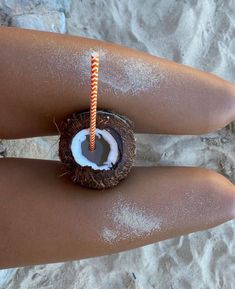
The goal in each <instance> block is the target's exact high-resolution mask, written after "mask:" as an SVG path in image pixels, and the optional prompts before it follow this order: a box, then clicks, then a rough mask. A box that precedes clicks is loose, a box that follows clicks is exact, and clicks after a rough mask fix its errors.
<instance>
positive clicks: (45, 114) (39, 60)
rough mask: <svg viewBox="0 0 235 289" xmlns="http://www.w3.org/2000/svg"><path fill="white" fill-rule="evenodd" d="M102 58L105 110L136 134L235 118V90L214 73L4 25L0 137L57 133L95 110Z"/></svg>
mask: <svg viewBox="0 0 235 289" xmlns="http://www.w3.org/2000/svg"><path fill="white" fill-rule="evenodd" d="M93 51H97V52H99V54H100V70H99V71H100V73H99V92H98V107H99V108H104V109H111V110H114V111H117V112H118V113H120V114H124V115H126V116H128V117H129V118H130V119H132V120H133V121H134V124H135V127H136V132H141V133H167V134H202V133H206V132H209V131H213V130H216V129H219V128H221V127H224V126H225V125H226V124H228V123H229V122H231V121H232V120H234V119H235V86H234V85H233V84H231V83H229V82H226V81H224V80H222V79H220V78H218V77H216V76H214V75H212V74H208V73H205V72H200V71H198V70H195V69H192V68H189V67H186V66H183V65H180V64H176V63H174V62H170V61H167V60H164V59H161V58H158V57H154V56H151V55H148V54H146V53H143V52H139V51H136V50H132V49H129V48H125V47H121V46H118V45H114V44H110V43H106V42H102V41H97V40H91V39H85V38H80V37H74V36H68V35H59V34H55V33H46V32H38V31H31V30H23V29H16V28H0V101H1V105H0V138H20V137H28V136H38V135H50V134H57V130H56V126H55V124H54V123H53V120H55V121H56V123H60V121H61V120H63V119H64V118H66V117H67V116H68V114H70V113H72V112H74V111H81V110H84V109H88V108H89V94H90V56H91V53H92V52H93Z"/></svg>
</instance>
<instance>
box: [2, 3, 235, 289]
mask: <svg viewBox="0 0 235 289" xmlns="http://www.w3.org/2000/svg"><path fill="white" fill-rule="evenodd" d="M72 2H73V3H70V1H66V0H64V1H63V0H61V1H60V0H57V1H53V0H51V1H50V0H41V1H36V0H35V1H30V0H23V1H22V0H0V24H1V23H2V24H3V25H7V24H8V23H13V24H14V25H17V26H19V27H28V28H35V29H44V30H50V31H60V32H62V33H63V32H64V31H65V30H66V29H67V31H68V33H71V34H78V35H82V36H87V37H91V38H97V39H103V40H108V41H112V42H115V43H119V44H123V45H126V46H129V47H133V48H137V49H139V50H143V51H147V52H149V53H151V54H154V55H158V56H161V57H166V58H168V59H172V60H174V61H176V62H179V63H184V64H187V65H190V66H193V67H196V68H199V69H201V70H204V71H210V72H212V73H215V74H217V75H219V76H221V77H223V78H225V79H227V80H231V81H234V80H235V34H234V33H235V1H234V0H226V1H222V0H221V1H213V0H188V1H187V0H186V1H183V0H178V1H176V0H159V1H156V0H152V1H151V0H149V1H142V0H135V1H134V0H133V1H132V0H129V1H118V0H104V1H92V0H86V1H85V0H83V1H76V0H74V1H72ZM145 2H147V3H145ZM70 4H71V5H70ZM1 9H2V10H1ZM32 14H33V15H32ZM64 18H65V20H66V27H65V24H64ZM128 69H129V68H128ZM135 69H137V70H138V69H145V71H146V77H148V67H142V68H138V67H137V68H135ZM161 77H162V76H161ZM107 81H108V80H107ZM118 84H119V83H118V80H117V85H118ZM149 85H151V83H150V84H149ZM137 89H143V88H142V87H138V86H137ZM137 146H138V156H137V161H136V164H137V165H158V164H161V165H170V164H173V165H194V166H202V167H208V168H213V169H215V170H216V171H218V172H220V173H222V174H224V175H225V176H227V177H228V178H229V179H230V180H231V181H235V169H234V164H235V157H234V154H235V125H234V124H231V125H230V126H228V127H227V128H225V129H223V130H221V131H219V132H217V133H212V134H209V135H204V136H193V137H191V136H182V137H175V136H174V137H172V136H155V135H148V136H143V135H138V136H137ZM56 150H57V137H53V138H48V137H46V138H37V139H27V140H17V141H14V140H12V141H3V142H2V144H0V153H1V152H2V154H3V155H6V156H19V157H32V158H47V159H48V158H49V159H56V158H57V156H56V155H57V153H56ZM121 208H122V210H124V211H125V212H126V213H128V214H131V215H132V216H133V215H135V213H136V208H135V207H133V204H132V207H131V205H130V204H125V203H124V204H122V206H121ZM113 214H114V215H113V218H114V220H115V222H117V223H119V224H122V225H125V226H127V227H128V220H126V219H120V218H119V217H118V215H117V214H116V215H115V211H114V213H113ZM151 214H152V212H151V213H149V212H147V213H146V211H143V210H142V213H141V214H138V223H135V224H132V227H131V228H130V226H129V227H128V228H129V230H132V231H134V232H135V233H136V234H140V233H141V234H142V233H143V230H142V231H141V230H140V229H141V228H142V227H141V226H142V225H143V223H146V222H147V223H148V226H149V228H150V230H151V228H157V226H161V220H160V219H159V220H158V219H154V218H153V217H151V218H150V217H149V216H152V215H151ZM115 216H116V217H115ZM149 218H150V219H149ZM129 225H130V224H129ZM133 226H134V227H133ZM151 226H152V227H151ZM142 229H143V228H142ZM234 233H235V222H234V221H230V222H227V223H225V224H223V225H220V226H218V227H217V228H214V229H211V230H208V231H204V232H199V233H193V234H190V235H187V236H182V237H180V238H175V239H171V240H167V241H162V242H159V243H156V244H153V245H149V246H145V247H142V248H139V249H135V250H132V251H129V252H125V253H120V254H114V255H112V256H106V257H99V258H93V259H89V260H82V261H76V262H67V263H59V264H51V265H40V266H32V267H26V268H20V269H16V270H2V271H0V284H1V285H0V288H1V289H3V288H4V289H18V288H22V289H31V288H33V289H36V288H45V289H52V288H56V289H64V288H68V289H70V288H71V289H72V288H73V289H75V288H79V289H80V288H84V289H94V288H102V289H103V288H112V289H120V288H138V289H140V288H141V289H142V288H143V289H149V288H158V289H166V288H167V289H173V288H174V289H191V288H193V289H194V288H195V289H199V288H200V289H209V288H210V289H216V288H218V289H219V288H221V289H222V288H223V289H233V288H235V234H234ZM103 236H104V237H105V236H106V239H107V240H109V241H110V240H115V238H120V236H118V234H117V232H115V231H113V229H112V228H106V229H105V231H104V235H103ZM121 237H123V236H121ZM124 237H125V236H124Z"/></svg>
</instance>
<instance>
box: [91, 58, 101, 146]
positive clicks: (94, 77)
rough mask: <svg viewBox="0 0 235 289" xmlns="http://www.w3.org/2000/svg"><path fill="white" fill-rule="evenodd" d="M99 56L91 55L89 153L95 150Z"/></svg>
mask: <svg viewBox="0 0 235 289" xmlns="http://www.w3.org/2000/svg"><path fill="white" fill-rule="evenodd" d="M98 72H99V55H98V54H97V53H92V55H91V96H90V145H89V148H90V151H94V150H95V130H96V112H97V91H98Z"/></svg>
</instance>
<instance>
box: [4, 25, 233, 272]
mask: <svg viewBox="0 0 235 289" xmlns="http://www.w3.org/2000/svg"><path fill="white" fill-rule="evenodd" d="M91 47H92V48H95V50H102V51H103V50H105V51H106V56H105V57H104V59H103V62H101V63H103V68H104V69H105V68H106V67H109V64H110V65H112V60H113V58H115V57H116V56H118V58H120V59H122V60H123V59H126V60H127V62H126V65H128V61H129V60H130V59H132V60H133V59H134V60H135V64H136V61H137V63H138V62H139V63H140V64H141V63H144V64H146V63H147V64H148V65H150V66H151V69H152V70H151V71H156V73H158V74H159V73H162V74H163V75H164V77H165V78H163V80H162V82H160V85H159V82H158V81H157V80H156V83H154V84H152V86H147V85H146V87H147V89H146V90H145V91H142V90H141V89H139V90H138V91H134V90H133V88H130V89H129V93H130V94H128V93H127V92H124V91H123V90H122V89H121V88H119V94H117V91H116V89H117V87H115V88H114V87H112V85H111V84H107V82H105V81H104V80H105V78H103V79H104V80H103V81H102V77H101V79H100V94H99V107H102V108H106V109H113V110H116V111H117V112H119V113H121V114H124V115H127V116H128V117H130V118H131V119H132V120H133V121H134V123H135V125H136V131H137V132H146V133H157V132H159V133H175V134H177V133H182V134H187V133H190V134H195V133H205V132H207V131H210V130H216V129H218V128H220V127H223V126H224V125H226V124H227V123H229V122H230V121H232V120H234V118H235V103H234V101H235V93H234V92H235V89H234V85H233V84H231V83H229V82H226V81H224V80H222V79H220V78H218V77H215V76H213V75H210V74H207V73H203V72H200V71H197V70H194V69H191V68H188V67H185V66H182V65H178V64H175V63H172V62H169V61H166V60H162V59H159V58H156V57H153V56H150V55H147V54H144V53H140V52H137V51H134V50H131V49H127V48H122V47H120V46H117V45H112V44H107V43H104V42H99V41H94V40H86V39H82V38H78V37H71V36H65V35H57V34H52V33H43V32H35V31H27V30H19V29H14V28H10V29H9V28H0V63H1V66H0V98H1V106H0V127H1V131H0V137H1V138H21V137H29V136H37V135H51V134H56V133H57V130H56V127H55V124H54V123H53V120H54V119H55V120H56V122H60V121H61V120H63V119H64V118H65V117H67V115H68V114H70V113H72V112H74V111H79V110H83V109H88V107H89V103H88V101H89V98H88V97H87V96H88V93H89V90H88V89H87V87H89V75H88V74H89V67H88V68H87V69H88V74H87V76H86V77H85V78H84V74H85V75H86V73H85V72H84V69H85V68H84V65H81V66H79V65H78V64H79V63H81V62H80V60H79V59H80V58H82V57H83V53H85V52H86V51H87V50H89V49H90V48H91ZM89 51H90V50H89ZM101 55H102V54H101ZM115 55H116V56H115ZM115 59H116V58H115ZM88 63H89V59H88ZM136 65H137V64H136ZM137 66H138V65H137ZM140 67H142V68H143V69H142V70H143V71H145V74H146V67H145V66H144V67H143V66H142V64H141V65H140ZM122 69H123V71H122ZM111 70H112V71H115V70H116V66H113V67H112V66H111ZM142 70H140V71H142ZM110 73H111V72H110ZM119 74H125V71H124V68H123V67H122V66H120V67H118V71H117V75H119ZM127 76H128V75H127ZM113 77H114V76H113ZM144 77H145V76H143V79H144ZM79 79H81V81H79ZM164 79H165V80H164ZM107 86H108V87H107ZM130 108H131V109H130ZM175 120H177V122H176V121H175ZM60 167H61V164H60V163H59V162H54V161H42V160H28V159H13V158H8V159H1V160H0V188H1V189H0V236H1V242H0V268H8V267H16V266H25V265H31V264H41V263H50V262H60V261H65V260H74V259H81V258H88V257H93V256H100V255H105V254H110V253H115V252H119V251H124V250H128V249H131V248H135V247H138V246H142V245H145V244H149V243H152V242H156V241H160V240H164V239H168V238H172V237H175V236H179V235H182V234H187V233H190V232H194V231H198V230H205V229H208V228H211V227H213V226H217V225H219V224H221V223H223V222H225V221H228V220H231V219H233V218H234V217H235V188H234V186H233V185H232V184H231V183H230V182H229V181H228V180H227V179H226V178H224V177H223V176H221V175H219V174H217V173H215V172H212V171H209V170H206V169H199V168H170V167H168V168H133V170H132V172H131V174H130V175H129V177H128V178H127V179H126V180H125V181H123V182H122V183H121V184H120V185H119V186H118V187H116V188H113V189H110V190H106V191H104V192H97V191H93V190H88V189H85V188H81V187H79V186H77V185H75V184H73V183H72V182H71V181H70V180H69V179H68V178H67V177H66V176H60V174H61V171H60ZM120 199H121V200H122V202H124V204H126V203H127V204H130V205H131V204H133V203H135V205H136V206H137V207H139V208H140V209H141V210H143V208H144V210H146V212H148V213H149V212H150V211H151V212H152V213H151V214H152V215H153V217H154V218H156V220H158V221H159V226H157V227H155V229H154V230H151V232H144V233H139V234H136V233H135V232H134V230H133V232H132V231H131V230H130V232H129V234H127V232H126V228H125V227H123V228H122V227H120V226H119V227H118V228H116V226H117V224H116V223H115V218H113V217H112V214H108V212H109V211H110V210H111V212H113V211H115V206H118V204H119V205H120V203H119V200H120ZM120 206H121V205H120ZM105 228H109V229H111V230H112V231H115V230H117V229H118V237H117V238H116V239H114V240H111V241H110V238H109V239H107V236H106V237H105V235H104V229H105ZM109 237H110V236H109Z"/></svg>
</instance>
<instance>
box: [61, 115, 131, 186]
mask: <svg viewBox="0 0 235 289" xmlns="http://www.w3.org/2000/svg"><path fill="white" fill-rule="evenodd" d="M89 126H90V112H89V111H85V112H75V113H73V114H72V115H71V116H70V117H68V118H67V120H65V121H64V122H62V123H61V125H60V128H59V130H60V142H59V157H60V159H61V161H62V162H63V167H62V170H63V172H64V173H65V174H68V175H69V176H70V177H71V179H72V181H73V182H74V183H78V184H80V185H82V186H85V187H89V188H92V189H99V190H102V189H107V188H110V187H114V186H116V185H117V184H118V183H119V182H120V181H122V180H123V179H125V178H126V177H127V175H128V173H129V172H130V170H131V167H132V166H133V163H134V159H135V155H136V144H135V137H134V131H133V127H134V126H133V123H132V122H131V121H130V120H129V119H128V118H126V117H124V116H122V115H120V114H117V113H114V112H111V111H105V110H99V111H97V119H96V127H97V128H99V129H105V130H107V131H108V132H109V133H110V134H111V135H112V136H113V137H114V139H115V140H116V142H117V144H118V150H119V160H118V161H117V162H116V163H115V164H114V165H113V166H112V168H111V169H110V170H94V169H93V168H91V167H89V166H80V165H79V164H78V163H77V162H76V161H75V160H74V157H73V155H72V151H71V148H70V146H71V142H72V139H73V137H74V136H75V135H76V134H77V133H78V132H79V131H80V130H82V129H86V128H89Z"/></svg>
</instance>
